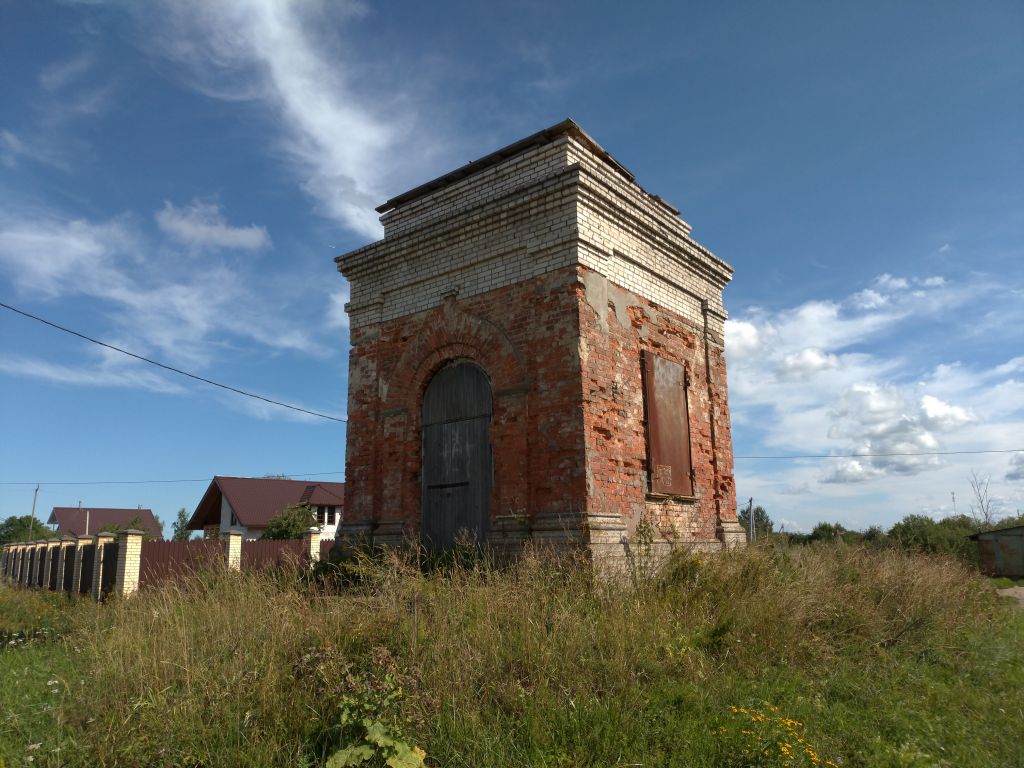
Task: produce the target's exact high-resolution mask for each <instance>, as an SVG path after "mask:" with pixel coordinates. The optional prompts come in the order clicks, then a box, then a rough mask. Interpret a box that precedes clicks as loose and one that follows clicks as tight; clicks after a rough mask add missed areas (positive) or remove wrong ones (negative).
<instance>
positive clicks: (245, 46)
mask: <svg viewBox="0 0 1024 768" xmlns="http://www.w3.org/2000/svg"><path fill="white" fill-rule="evenodd" d="M158 8H159V10H158V11H154V10H153V7H152V6H147V7H146V8H145V10H140V13H141V14H142V17H143V19H144V22H147V23H144V26H143V29H144V30H145V42H146V45H147V46H150V45H151V44H152V43H154V42H155V43H156V47H157V49H158V50H159V51H161V52H162V54H163V55H164V56H166V57H167V58H169V59H171V60H173V61H175V62H177V63H178V64H180V65H181V66H182V67H183V68H184V71H186V72H187V73H188V75H189V82H190V83H191V85H192V86H194V87H195V88H197V89H198V90H200V91H201V92H202V93H204V94H206V95H208V96H210V97H213V98H217V99H227V100H245V101H252V102H256V103H258V104H260V105H262V106H263V107H264V108H265V110H266V111H267V113H268V114H269V115H271V116H272V117H273V119H274V121H275V122H276V124H277V127H278V131H279V133H278V146H279V149H280V150H281V151H282V152H283V154H284V156H285V157H286V158H287V161H288V163H289V164H290V166H291V168H292V170H293V171H294V173H295V175H296V176H297V178H298V180H299V182H300V184H301V186H302V188H303V189H304V190H305V191H306V192H307V193H309V195H311V196H312V197H313V198H314V199H315V200H316V201H317V203H318V206H319V208H320V210H321V211H322V212H323V213H324V214H326V215H327V216H328V217H330V218H332V219H333V220H335V221H337V222H338V223H340V224H342V225H343V226H345V227H346V228H348V229H351V230H353V231H355V232H358V233H360V234H362V235H366V236H369V237H378V236H379V235H380V225H379V223H378V222H377V215H376V213H374V211H373V208H374V206H375V205H378V204H379V203H380V202H381V201H382V200H384V199H386V197H388V196H390V194H393V193H395V192H396V191H400V190H397V189H396V188H395V186H394V184H395V183H396V179H401V180H402V181H401V182H400V183H406V182H411V180H414V179H417V178H418V174H419V173H420V172H422V167H418V166H419V164H420V163H421V162H422V160H423V158H425V157H427V156H429V155H430V154H431V152H432V151H433V150H434V148H435V147H434V145H436V143H437V139H436V135H435V134H434V133H433V132H432V130H431V128H430V126H429V124H427V123H424V121H422V120H421V119H419V115H418V113H417V110H416V108H415V107H414V106H413V104H414V102H415V95H414V94H410V93H407V92H403V91H402V89H401V86H398V87H397V88H396V84H395V82H394V81H386V82H381V83H379V84H376V87H375V84H374V83H370V82H367V81H366V72H365V71H364V70H365V68H362V67H360V65H359V56H358V55H357V54H355V53H354V52H353V50H352V46H351V44H350V43H347V41H346V40H345V39H343V38H342V37H339V36H338V35H337V34H336V32H335V30H342V32H343V33H344V30H345V29H346V27H347V25H348V26H350V25H351V24H352V23H354V22H355V21H356V20H357V19H358V18H359V17H360V16H363V15H365V14H366V13H367V9H366V6H364V5H363V4H362V3H359V2H353V1H351V0H348V1H342V2H332V3H320V2H298V1H296V0H223V1H222V2H216V3H209V2H206V1H205V0H185V1H184V2H179V1H175V2H164V3H162V4H160V5H159V6H158ZM328 22H329V23H328ZM414 132H415V137H416V152H415V154H413V153H412V152H411V151H410V150H411V147H410V146H405V147H404V151H402V152H399V151H398V148H399V146H400V144H402V142H405V141H408V140H409V139H410V138H411V136H412V135H413V134H414ZM399 157H402V158H403V159H402V161H399V159H398V158H399ZM388 193H390V194H388Z"/></svg>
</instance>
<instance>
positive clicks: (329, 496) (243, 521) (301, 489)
mask: <svg viewBox="0 0 1024 768" xmlns="http://www.w3.org/2000/svg"><path fill="white" fill-rule="evenodd" d="M294 504H308V505H309V506H310V507H311V508H312V510H313V512H314V513H315V514H316V519H317V522H318V523H319V524H320V535H321V536H322V537H323V538H331V539H333V538H334V535H335V533H336V531H337V530H338V523H340V522H341V515H342V512H343V511H344V508H345V484H344V483H316V482H310V481H308V480H282V479H278V478H271V477H220V476H217V477H215V478H213V482H212V483H210V487H209V488H207V489H206V493H205V494H204V495H203V499H202V501H200V502H199V506H198V507H196V511H195V512H193V513H192V517H191V518H190V519H189V521H188V528H189V530H190V531H203V532H204V533H207V534H210V535H217V534H219V533H220V531H224V530H228V529H229V528H240V529H242V530H243V531H244V534H243V535H244V536H245V537H246V538H247V539H258V538H259V537H260V536H261V535H262V534H263V531H264V529H265V528H266V527H267V523H269V522H270V520H271V518H273V517H276V516H277V515H279V514H281V512H283V511H284V510H285V508H286V507H290V506H292V505H294Z"/></svg>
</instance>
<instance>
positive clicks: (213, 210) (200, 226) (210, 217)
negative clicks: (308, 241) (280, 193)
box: [156, 200, 271, 251]
mask: <svg viewBox="0 0 1024 768" xmlns="http://www.w3.org/2000/svg"><path fill="white" fill-rule="evenodd" d="M156 222H157V224H158V225H159V227H160V229H161V230H163V231H164V232H165V233H167V234H168V235H170V236H171V237H172V238H174V239H175V240H177V241H179V242H181V243H184V244H186V245H189V246H192V247H195V248H205V247H213V248H237V249H241V250H247V251H253V250H259V249H261V248H267V247H269V246H270V244H271V243H270V235H269V234H267V230H266V227H260V226H256V225H255V224H254V225H250V226H247V227H233V226H231V225H230V224H228V223H227V222H226V221H225V220H224V216H223V214H222V213H221V210H220V206H219V205H216V204H215V203H207V202H203V201H202V200H193V201H192V203H191V205H189V206H187V207H185V208H177V207H175V206H174V205H173V204H172V203H170V202H167V201H165V202H164V207H163V208H161V209H160V210H159V211H157V212H156Z"/></svg>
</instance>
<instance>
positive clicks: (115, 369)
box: [0, 355, 183, 394]
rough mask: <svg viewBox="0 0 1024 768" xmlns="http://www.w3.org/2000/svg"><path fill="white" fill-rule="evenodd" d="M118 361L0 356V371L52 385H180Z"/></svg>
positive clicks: (156, 388) (174, 389)
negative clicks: (68, 361)
mask: <svg viewBox="0 0 1024 768" xmlns="http://www.w3.org/2000/svg"><path fill="white" fill-rule="evenodd" d="M124 360H125V358H124V357H121V358H120V360H119V361H102V362H100V363H99V364H97V365H91V366H70V365H61V364H59V363H53V362H49V361H47V360H38V359H35V358H30V357H19V356H16V355H3V356H0V371H3V372H4V373H7V374H11V375H14V376H25V377H28V378H32V379H40V380H42V381H48V382H51V383H54V384H61V385H69V384H70V385H74V386H83V385H84V386H90V387H127V388H131V389H145V390H149V391H150V392H160V393H163V394H174V393H178V392H181V391H183V390H182V387H180V386H178V385H176V384H174V383H172V382H170V381H168V380H167V379H165V378H164V377H163V376H161V375H160V374H157V373H153V372H150V371H148V370H144V369H142V368H140V367H138V366H135V365H132V364H125V363H122V362H121V361H124Z"/></svg>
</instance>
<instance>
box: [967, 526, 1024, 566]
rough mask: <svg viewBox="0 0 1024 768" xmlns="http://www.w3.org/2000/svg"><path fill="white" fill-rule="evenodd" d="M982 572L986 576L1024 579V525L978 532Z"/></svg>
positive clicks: (975, 535) (974, 538)
mask: <svg viewBox="0 0 1024 768" xmlns="http://www.w3.org/2000/svg"><path fill="white" fill-rule="evenodd" d="M970 538H971V539H973V540H974V541H976V542H978V554H979V555H980V556H981V572H982V573H984V574H985V575H986V576H1006V577H1007V578H1010V579H1024V525H1015V526H1013V527H1011V528H999V529H997V530H994V531H985V532H983V533H976V534H974V535H973V536H971V537H970Z"/></svg>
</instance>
